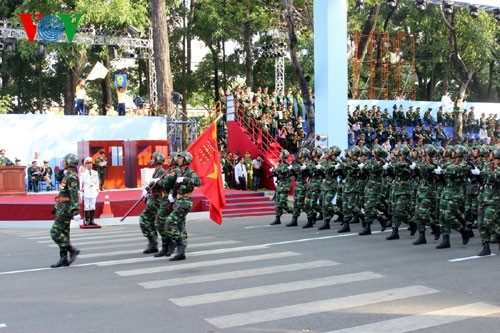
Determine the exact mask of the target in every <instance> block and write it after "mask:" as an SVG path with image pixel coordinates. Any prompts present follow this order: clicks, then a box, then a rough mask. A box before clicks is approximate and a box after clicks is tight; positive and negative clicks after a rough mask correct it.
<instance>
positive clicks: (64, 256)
mask: <svg viewBox="0 0 500 333" xmlns="http://www.w3.org/2000/svg"><path fill="white" fill-rule="evenodd" d="M63 266H69V261H68V251H66V250H61V251H59V261H58V262H57V263H55V264H52V265H50V267H51V268H58V267H63Z"/></svg>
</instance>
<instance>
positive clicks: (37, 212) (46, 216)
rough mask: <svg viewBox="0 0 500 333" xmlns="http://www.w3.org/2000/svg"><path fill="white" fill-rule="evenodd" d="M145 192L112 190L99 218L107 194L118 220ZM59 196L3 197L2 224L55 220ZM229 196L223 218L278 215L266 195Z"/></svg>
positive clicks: (197, 205) (200, 199)
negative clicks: (236, 210) (3, 222)
mask: <svg viewBox="0 0 500 333" xmlns="http://www.w3.org/2000/svg"><path fill="white" fill-rule="evenodd" d="M141 193H142V189H125V190H109V191H103V192H101V193H99V196H98V197H97V204H96V213H95V215H96V217H99V216H100V215H101V213H102V210H103V206H104V197H105V196H106V195H107V196H109V201H110V206H111V211H112V212H113V215H114V217H121V216H123V215H125V213H126V212H127V211H128V210H129V209H130V208H131V207H132V206H133V205H134V204H135V203H136V202H137V200H138V199H139V198H140V197H141ZM56 195H57V193H56V192H47V193H29V194H28V195H23V196H5V197H0V221H39V220H53V219H54V216H53V215H51V211H52V209H53V208H54V198H55V197H56ZM225 196H226V202H227V206H226V208H225V209H224V210H223V216H226V217H230V215H232V214H231V213H235V212H234V210H235V209H242V211H241V212H238V213H239V214H238V215H239V216H241V213H248V214H249V215H267V214H269V213H272V212H274V203H270V202H269V199H268V198H267V197H265V196H264V193H263V192H252V191H238V190H225ZM192 198H193V209H192V210H191V211H192V212H200V211H208V201H207V200H206V198H205V196H204V195H203V193H201V191H199V190H198V189H195V190H194V191H193V195H192ZM255 206H257V207H258V208H255ZM144 208H145V205H144V202H143V201H142V202H141V203H140V204H139V205H137V207H136V208H135V209H134V210H133V211H132V213H131V214H130V216H139V215H140V214H141V212H142V211H143V210H144ZM243 210H244V211H243ZM252 211H253V212H252ZM256 211H257V212H256Z"/></svg>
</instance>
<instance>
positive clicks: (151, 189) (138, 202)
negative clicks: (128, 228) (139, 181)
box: [120, 171, 167, 222]
mask: <svg viewBox="0 0 500 333" xmlns="http://www.w3.org/2000/svg"><path fill="white" fill-rule="evenodd" d="M166 175H167V172H166V171H165V172H164V173H163V175H161V176H160V178H158V180H157V181H156V182H155V183H154V184H153V185H152V186H151V187H150V188H149V190H148V194H147V196H146V198H147V197H148V196H149V194H150V193H151V192H152V191H153V189H154V188H155V186H156V184H158V182H159V181H160V180H162V179H163V178H164V177H165V176H166ZM142 199H143V198H142V197H141V198H140V199H139V200H137V201H136V203H135V204H133V205H132V207H131V208H130V209H129V210H128V211H127V212H126V213H125V215H123V216H122V218H121V219H120V222H123V220H125V219H126V218H127V217H128V216H129V215H130V213H132V211H133V210H134V209H135V207H137V206H138V205H139V204H140V203H141V201H142Z"/></svg>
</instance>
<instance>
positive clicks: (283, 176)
mask: <svg viewBox="0 0 500 333" xmlns="http://www.w3.org/2000/svg"><path fill="white" fill-rule="evenodd" d="M289 156H290V153H289V152H288V150H286V149H282V150H281V152H280V156H279V157H280V162H279V164H278V166H277V167H276V168H271V169H270V171H271V172H272V173H273V174H274V177H276V178H277V184H276V218H275V219H274V221H273V222H272V223H271V224H270V225H276V224H281V215H283V211H284V210H286V211H288V212H291V211H292V209H291V208H288V194H289V193H290V186H291V185H292V178H291V177H290V169H289V168H288V167H289V166H290V164H288V162H287V161H286V159H287V158H288V157H289Z"/></svg>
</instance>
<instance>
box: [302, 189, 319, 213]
mask: <svg viewBox="0 0 500 333" xmlns="http://www.w3.org/2000/svg"><path fill="white" fill-rule="evenodd" d="M320 195H321V190H320V189H313V190H311V189H310V190H309V191H307V196H306V201H305V210H306V214H307V218H315V217H316V213H317V212H321V208H320V205H319V204H318V200H319V197H320Z"/></svg>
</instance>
